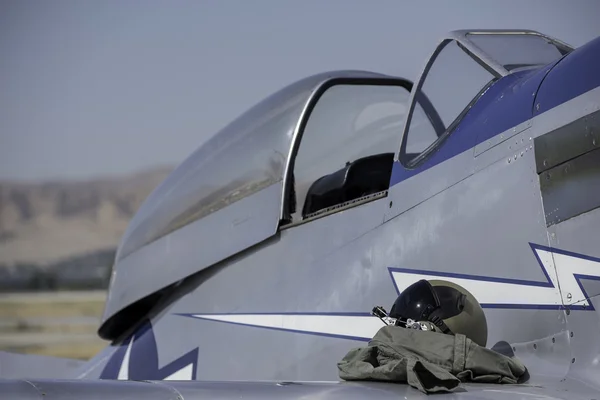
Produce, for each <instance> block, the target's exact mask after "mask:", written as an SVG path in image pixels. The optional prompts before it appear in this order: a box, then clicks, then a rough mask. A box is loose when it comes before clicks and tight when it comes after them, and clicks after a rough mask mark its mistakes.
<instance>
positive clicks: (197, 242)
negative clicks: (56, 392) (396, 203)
mask: <svg viewBox="0 0 600 400" xmlns="http://www.w3.org/2000/svg"><path fill="white" fill-rule="evenodd" d="M571 50H572V48H571V47H569V46H568V45H566V44H564V43H562V42H560V41H558V40H556V39H553V38H550V37H548V36H545V35H542V34H540V33H537V32H533V31H500V30H497V31H493V30H492V31H456V32H452V33H451V34H449V35H448V36H447V37H445V38H444V39H443V40H442V41H441V42H440V44H439V45H438V46H437V47H436V49H435V50H434V52H433V54H432V56H431V58H430V59H429V60H428V62H427V63H426V65H425V67H424V69H423V72H422V73H421V75H420V77H419V78H418V80H416V81H415V83H414V84H413V82H411V81H409V80H406V79H403V78H399V77H394V76H389V75H384V74H379V73H373V72H366V71H333V72H327V73H322V74H317V75H313V76H310V77H308V78H304V79H302V80H299V81H297V82H295V83H293V84H291V85H289V86H287V87H285V88H283V89H281V90H280V91H278V92H276V93H274V94H273V95H271V96H269V97H268V98H266V99H265V100H263V101H261V102H260V103H258V104H257V105H256V106H254V107H252V108H251V109H250V110H248V111H247V112H246V113H244V114H243V115H241V116H240V117H239V118H238V119H236V120H234V121H233V122H232V123H231V124H229V125H227V126H226V127H224V128H223V129H222V130H221V131H220V132H218V133H217V134H216V135H215V136H213V137H212V138H211V139H210V140H208V141H207V142H206V143H205V144H204V145H202V146H201V147H200V148H199V149H198V150H196V151H195V152H194V153H192V154H191V155H190V156H189V157H188V158H187V159H186V160H185V161H184V162H183V163H182V164H181V165H180V166H179V167H178V168H177V169H176V170H175V171H174V172H173V173H172V174H171V175H170V176H169V177H168V178H167V179H166V180H165V181H164V182H163V183H162V184H161V185H160V186H159V187H157V188H156V189H155V190H154V192H153V193H152V194H151V195H150V196H149V197H148V198H147V199H146V201H145V202H144V204H143V205H142V206H141V208H140V210H139V211H138V212H137V214H136V215H135V217H134V218H133V220H132V221H131V223H130V225H129V227H128V229H127V231H126V233H125V234H124V236H123V239H122V242H121V244H120V246H119V249H118V252H117V257H116V262H115V267H114V270H113V277H112V279H111V288H110V293H109V298H108V300H107V307H106V310H105V314H104V317H103V322H106V321H107V320H108V319H110V318H112V317H114V316H115V315H116V314H117V313H119V312H120V311H121V310H123V309H124V308H126V307H128V306H130V305H131V304H133V303H135V302H136V301H138V300H140V299H142V298H144V297H147V296H148V295H150V294H152V293H153V292H155V291H157V290H159V289H162V288H164V287H166V286H168V285H171V284H174V283H176V282H178V281H180V280H182V279H184V278H185V277H187V276H189V275H191V274H193V273H195V272H198V271H200V270H201V269H203V268H206V267H208V266H210V265H212V264H214V263H215V262H218V261H220V260H223V259H225V258H227V257H229V256H231V255H233V254H235V253H237V252H240V251H242V250H244V249H245V248H248V247H249V246H252V245H254V244H256V243H258V242H260V241H262V240H265V239H266V238H268V237H271V236H273V235H275V234H276V233H277V232H278V231H279V230H281V229H293V228H294V227H295V226H298V225H302V224H307V223H310V222H311V221H313V220H314V219H318V218H323V217H326V216H328V215H331V214H335V213H338V212H340V211H343V210H347V209H350V208H353V207H356V206H359V205H362V204H366V203H369V202H374V201H378V200H381V199H383V198H385V197H386V195H387V191H388V189H389V185H390V178H391V175H392V169H393V166H394V165H395V164H396V165H401V166H402V168H404V169H406V170H410V169H414V168H419V165H421V164H422V163H423V162H425V161H426V160H427V159H428V157H430V156H431V155H432V154H433V153H435V152H436V151H437V150H438V149H439V148H440V146H441V145H443V142H444V140H445V139H446V138H447V137H448V136H450V135H452V133H453V132H454V130H455V129H456V128H457V127H458V126H459V125H460V123H461V121H462V119H463V118H464V117H465V115H466V114H467V113H468V112H469V110H470V109H471V107H472V106H473V105H474V104H475V103H477V102H478V101H479V100H480V99H481V98H482V96H485V93H486V91H488V90H489V88H490V87H492V86H493V85H494V84H495V83H496V82H498V81H500V80H502V79H503V78H504V77H507V76H509V75H512V74H518V73H526V72H527V71H529V70H534V69H537V68H540V67H541V66H545V65H547V64H549V63H552V62H555V61H557V60H558V59H560V58H561V57H562V56H564V55H565V54H567V53H568V52H570V51H571ZM399 62H401V59H400V60H399ZM190 237H194V238H195V239H194V240H190V239H189V238H190ZM213 238H219V240H227V241H228V246H227V247H226V248H225V247H221V246H217V245H214V246H213V245H212V244H211V243H212V241H211V240H212V239H213ZM147 248H154V249H163V250H161V251H162V253H161V252H160V251H159V252H158V253H160V254H164V257H162V258H160V257H159V258H157V257H150V256H149V254H156V253H153V252H150V251H148V250H146V249H147ZM184 259H185V260H194V262H187V261H186V262H181V263H179V264H178V262H179V261H178V260H184ZM120 271H127V275H128V276H129V278H128V279H129V280H130V282H129V284H125V283H121V282H120V281H122V279H120V278H119V274H120ZM147 273H152V274H154V275H153V282H159V283H157V284H149V283H147V282H144V283H142V282H139V283H137V284H136V283H134V284H132V283H131V279H132V277H133V276H136V275H139V276H144V275H145V274H147ZM133 279H134V278H133ZM107 336H111V335H107Z"/></svg>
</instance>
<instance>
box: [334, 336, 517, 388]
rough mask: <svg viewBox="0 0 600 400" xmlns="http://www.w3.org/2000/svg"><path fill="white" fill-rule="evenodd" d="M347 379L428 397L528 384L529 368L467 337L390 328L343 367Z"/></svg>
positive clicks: (346, 359)
mask: <svg viewBox="0 0 600 400" xmlns="http://www.w3.org/2000/svg"><path fill="white" fill-rule="evenodd" d="M338 370H339V376H340V378H341V379H344V380H347V381H351V380H378V381H392V382H400V383H408V384H409V385H411V386H412V387H414V388H417V389H419V390H420V391H422V392H424V393H434V392H451V391H452V390H453V389H455V388H456V387H458V385H459V384H460V382H461V381H462V382H469V381H470V382H482V383H510V384H515V383H523V382H526V381H527V379H528V377H529V374H528V373H527V368H526V367H525V365H523V363H521V362H520V361H519V360H518V359H516V358H514V357H508V356H505V355H503V354H500V353H498V352H496V351H494V350H490V349H487V348H485V347H481V346H479V345H478V344H476V343H474V342H473V341H472V340H471V339H469V338H467V337H466V336H465V335H461V334H457V335H446V334H443V333H437V332H431V331H420V330H415V329H406V328H402V327H398V326H384V327H383V328H381V329H380V330H379V331H378V332H377V334H375V336H374V337H373V339H372V340H371V341H370V342H369V344H368V345H367V346H366V347H360V348H355V349H353V350H351V351H349V352H348V353H347V354H346V356H344V358H343V359H342V360H341V361H340V362H339V363H338Z"/></svg>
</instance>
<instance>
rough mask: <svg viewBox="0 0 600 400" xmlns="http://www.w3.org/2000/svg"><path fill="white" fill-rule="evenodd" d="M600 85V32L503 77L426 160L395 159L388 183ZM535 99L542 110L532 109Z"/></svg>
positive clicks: (455, 154)
mask: <svg viewBox="0 0 600 400" xmlns="http://www.w3.org/2000/svg"><path fill="white" fill-rule="evenodd" d="M599 86H600V37H599V38H597V39H595V40H593V41H591V42H589V43H588V44H586V45H584V46H582V47H580V48H578V49H576V50H574V51H573V52H571V53H570V54H568V55H567V56H565V57H563V58H562V59H558V60H556V61H555V62H553V63H551V64H548V65H547V66H544V67H541V68H539V69H535V70H526V71H520V72H516V73H513V74H511V75H508V76H505V77H503V78H501V79H499V80H498V81H497V82H495V83H494V84H493V85H492V86H491V87H490V88H489V89H488V90H487V92H485V93H484V94H483V96H481V98H480V99H479V101H478V102H477V103H476V104H475V105H474V106H473V107H472V108H471V109H470V110H469V112H468V113H467V114H466V115H465V117H464V118H463V120H462V121H461V123H460V124H459V125H458V127H457V128H456V129H455V131H454V132H453V133H452V134H451V135H450V136H449V137H448V138H447V139H446V141H445V143H443V144H442V145H441V146H440V148H439V149H437V150H436V151H435V153H433V154H432V155H430V156H429V158H428V159H427V160H426V161H425V162H423V163H422V164H420V165H419V166H418V167H416V168H414V169H407V168H405V167H404V166H403V165H402V164H400V163H399V162H395V163H394V165H393V168H392V176H391V179H390V187H391V186H394V185H396V184H398V183H400V182H402V181H404V180H406V179H408V178H410V177H413V176H415V175H418V174H420V173H421V172H423V171H426V170H428V169H429V168H432V167H434V166H436V165H438V164H440V163H442V162H444V161H446V160H449V159H450V158H453V157H455V156H457V155H459V154H461V153H463V152H465V151H467V150H469V149H472V148H473V147H475V146H476V145H477V144H480V143H483V142H485V141H486V140H489V139H490V138H492V137H495V136H497V135H499V134H500V133H502V132H505V131H507V130H509V129H510V128H512V127H514V126H517V125H519V124H522V123H524V122H526V121H527V120H529V119H531V118H532V117H533V116H534V115H539V114H541V113H543V112H545V111H548V110H550V109H552V108H554V107H556V106H558V105H560V104H563V103H565V102H566V101H568V100H571V99H573V98H575V97H577V96H579V95H581V94H583V93H585V92H587V91H590V90H592V89H594V88H596V87H599ZM449 95H451V94H449ZM537 103H540V109H539V110H535V113H534V109H535V108H536V107H535V105H536V104H537Z"/></svg>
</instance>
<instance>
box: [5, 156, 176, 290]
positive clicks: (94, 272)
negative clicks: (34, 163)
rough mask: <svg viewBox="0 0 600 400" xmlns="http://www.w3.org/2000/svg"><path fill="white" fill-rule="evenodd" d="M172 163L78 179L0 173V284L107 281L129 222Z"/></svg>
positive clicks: (77, 285)
mask: <svg viewBox="0 0 600 400" xmlns="http://www.w3.org/2000/svg"><path fill="white" fill-rule="evenodd" d="M172 169H173V168H172V167H158V168H154V169H150V170H146V171H142V172H140V173H137V174H134V175H130V176H123V177H114V178H99V179H93V180H88V181H77V182H70V181H69V182H60V181H55V182H40V183H21V182H6V181H4V182H2V181H0V290H1V291H8V290H10V291H14V290H27V289H38V290H39V289H61V288H62V289H68V288H74V289H85V288H103V287H106V283H107V279H108V276H109V273H110V266H111V264H112V262H113V257H114V253H115V251H116V247H117V245H118V243H119V241H120V239H121V236H122V235H123V233H124V231H125V229H126V227H127V224H128V223H129V221H130V219H131V218H132V217H133V215H134V214H135V212H136V211H137V209H138V208H139V206H140V205H141V203H142V202H143V201H144V199H145V198H146V197H147V196H148V195H149V194H150V192H151V191H152V190H153V189H154V188H155V187H156V186H157V185H158V184H159V183H161V182H162V181H163V180H164V179H165V178H166V176H167V175H168V174H169V173H170V172H171V171H172Z"/></svg>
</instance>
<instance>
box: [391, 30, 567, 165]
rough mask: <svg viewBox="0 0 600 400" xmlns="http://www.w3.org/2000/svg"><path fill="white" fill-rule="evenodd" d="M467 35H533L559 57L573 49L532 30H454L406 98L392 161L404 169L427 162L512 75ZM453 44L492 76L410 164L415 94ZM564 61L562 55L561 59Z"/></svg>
mask: <svg viewBox="0 0 600 400" xmlns="http://www.w3.org/2000/svg"><path fill="white" fill-rule="evenodd" d="M469 35H532V36H538V37H541V38H543V39H545V40H548V41H550V42H552V44H554V45H555V46H556V47H557V48H558V49H559V51H560V52H561V53H569V52H571V51H572V50H573V47H572V46H570V45H568V44H567V43H565V42H562V41H560V40H558V39H556V38H553V37H551V36H548V35H544V34H542V33H540V32H536V31H532V30H507V29H485V30H483V29H474V30H468V29H465V30H456V31H451V32H449V33H448V34H447V35H445V36H444V37H443V38H442V39H441V40H440V41H439V42H438V44H437V46H436V48H435V50H434V51H433V53H432V54H431V55H430V56H429V58H428V59H427V62H426V64H425V66H424V67H423V68H422V70H421V73H420V74H419V77H418V79H417V80H416V81H415V84H414V86H413V89H412V90H411V93H410V97H409V108H408V112H407V114H406V119H405V121H404V127H403V129H402V134H401V138H400V143H399V146H398V147H397V149H398V150H397V153H396V159H395V161H397V162H399V163H400V164H402V165H403V166H404V167H405V168H407V169H414V168H417V167H418V166H419V165H420V164H421V163H422V162H424V161H425V160H426V159H428V158H429V156H430V155H431V154H432V153H433V152H434V151H435V149H437V148H438V147H439V146H440V144H441V143H443V142H444V141H445V139H446V138H447V137H448V136H449V135H451V134H452V132H453V131H454V129H455V128H456V126H457V125H458V124H459V123H460V121H461V120H462V118H463V117H464V116H465V114H466V113H467V112H468V111H469V109H470V108H471V107H472V106H473V105H474V104H475V103H476V102H477V100H478V99H479V98H480V97H481V96H482V95H483V93H485V92H486V91H487V89H489V87H490V86H491V85H492V84H493V83H495V82H497V81H498V80H499V79H501V78H502V77H505V76H507V75H510V74H512V73H514V72H515V71H514V70H508V69H506V68H505V67H504V66H503V65H502V64H501V63H499V62H498V61H497V60H495V59H494V58H493V57H492V56H491V55H490V54H489V53H487V52H485V51H483V50H482V49H481V48H480V47H478V46H477V45H476V44H475V43H473V42H472V41H471V40H470V39H469ZM453 41H454V42H456V44H457V45H458V47H459V48H460V49H461V50H463V51H464V52H465V53H466V54H467V55H468V56H470V57H471V58H472V59H473V61H474V62H476V63H477V64H479V65H480V66H481V67H482V68H484V69H485V70H487V71H488V72H490V73H491V74H492V75H493V78H492V80H491V81H490V82H488V84H487V85H486V86H485V87H484V88H482V89H481V91H480V92H479V93H478V94H477V95H476V96H475V97H474V98H473V99H472V100H471V101H470V102H469V103H468V104H465V107H464V109H463V110H462V111H461V112H460V114H459V115H458V116H457V117H456V119H455V120H454V121H453V122H452V123H451V124H450V125H449V126H448V127H447V128H446V130H445V131H444V132H443V133H442V134H441V135H440V134H438V139H437V140H436V141H434V142H433V143H432V144H431V145H430V146H428V147H427V148H426V149H425V150H424V151H422V152H421V154H419V155H418V156H417V157H415V158H414V159H411V160H407V159H406V158H405V154H404V152H405V148H406V140H407V136H408V135H407V134H408V131H409V129H410V124H411V121H412V117H413V113H414V109H415V106H416V104H417V101H416V100H417V99H418V97H417V94H419V93H421V95H424V93H422V92H421V88H422V87H423V84H424V82H425V79H426V78H427V75H428V73H429V71H430V69H431V67H432V66H433V65H434V64H435V62H436V60H437V57H438V55H439V54H440V53H441V52H442V50H443V49H444V48H445V47H446V45H448V44H449V43H451V42H453ZM563 57H564V55H563Z"/></svg>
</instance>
